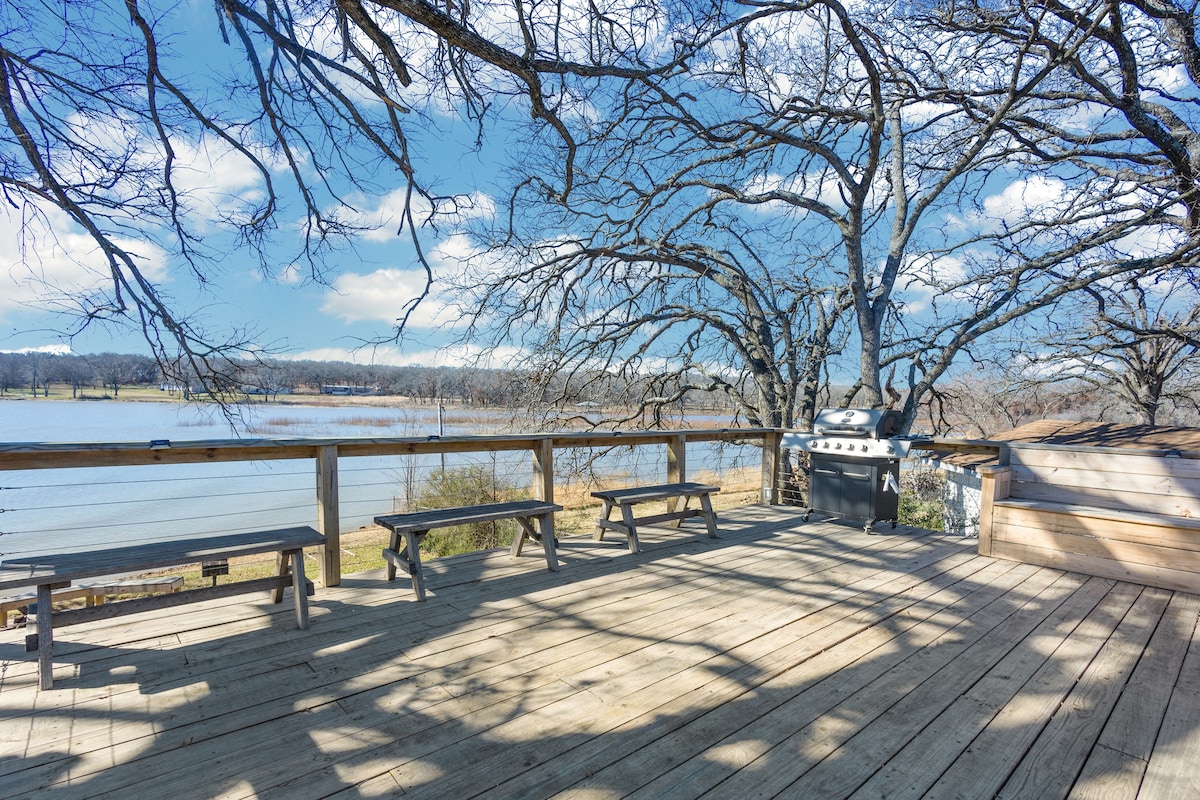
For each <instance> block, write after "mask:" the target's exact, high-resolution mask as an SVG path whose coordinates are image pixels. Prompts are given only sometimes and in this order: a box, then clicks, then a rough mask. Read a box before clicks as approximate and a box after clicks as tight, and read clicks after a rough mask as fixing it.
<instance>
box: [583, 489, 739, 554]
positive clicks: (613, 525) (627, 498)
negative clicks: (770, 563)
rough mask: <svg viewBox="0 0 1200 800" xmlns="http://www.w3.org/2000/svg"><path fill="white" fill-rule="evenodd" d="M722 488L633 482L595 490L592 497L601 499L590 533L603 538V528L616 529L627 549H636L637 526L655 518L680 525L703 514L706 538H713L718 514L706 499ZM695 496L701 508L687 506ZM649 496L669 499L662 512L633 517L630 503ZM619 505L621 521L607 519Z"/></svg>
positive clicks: (714, 537)
mask: <svg viewBox="0 0 1200 800" xmlns="http://www.w3.org/2000/svg"><path fill="white" fill-rule="evenodd" d="M719 491H721V487H719V486H709V485H708V484H705V483H686V482H685V483H664V484H659V485H657V486H635V487H633V488H630V489H605V490H602V491H598V492H592V497H595V498H598V499H599V500H600V501H601V502H603V503H604V506H603V508H602V509H601V511H600V516H599V517H598V518H597V519H596V532H595V534H594V535H593V536H592V538H593V539H595V540H596V541H597V542H600V541H603V540H604V532H605V531H606V530H609V531H616V532H617V533H623V534H625V537H626V538H627V539H628V541H629V551H630V552H631V553H636V552H638V550H639V544H638V537H637V526H638V525H639V524H640V525H653V524H655V523H658V522H671V521H674V522H675V527H677V528H678V527H679V526H680V525H681V524H682V523H683V520H685V519H688V518H689V517H703V518H704V524H705V525H706V526H707V527H708V535H709V538H712V539H716V538H719V537H718V536H717V518H716V515H715V514H713V510H712V501H711V500H710V499H709V495H710V494H714V493H716V492H719ZM681 497H682V498H683V508H682V509H679V510H676V509H675V506H676V504H677V502H678V500H679V498H681ZM693 497H695V498H698V499H699V501H700V508H688V507H687V504H688V500H690V499H691V498H693ZM652 500H666V501H668V510H667V512H666V513H664V514H653V515H650V516H644V517H635V516H634V513H633V507H634V506H635V505H637V504H638V503H646V502H649V501H652ZM617 507H619V508H620V509H621V521H620V522H615V521H613V520H610V519H609V517H610V516H611V515H612V511H613V509H614V508H617Z"/></svg>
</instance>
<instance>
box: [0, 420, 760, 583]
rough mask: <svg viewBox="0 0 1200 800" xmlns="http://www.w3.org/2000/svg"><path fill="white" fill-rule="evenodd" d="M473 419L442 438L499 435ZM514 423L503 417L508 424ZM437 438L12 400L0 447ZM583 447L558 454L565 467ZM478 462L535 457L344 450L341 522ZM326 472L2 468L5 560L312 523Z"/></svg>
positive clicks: (659, 458)
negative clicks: (318, 475) (320, 475)
mask: <svg viewBox="0 0 1200 800" xmlns="http://www.w3.org/2000/svg"><path fill="white" fill-rule="evenodd" d="M471 418H472V420H473V421H472V422H471V423H470V424H469V425H468V424H460V425H455V424H454V415H453V413H452V412H450V413H448V414H447V422H446V425H445V428H444V433H446V434H448V435H452V434H460V433H490V432H494V431H489V430H483V429H481V428H480V423H479V421H478V420H479V419H480V416H479V415H478V414H475V413H472V415H471ZM501 421H502V418H501V416H500V415H496V422H497V423H500V422H501ZM437 432H438V419H437V412H436V410H434V409H428V410H426V409H415V410H414V409H398V408H374V407H372V408H356V407H347V406H343V407H334V408H329V407H315V406H291V405H289V406H277V405H264V406H258V407H254V408H252V409H250V410H249V411H248V412H247V414H246V418H245V419H244V420H243V421H242V422H241V423H240V424H239V426H238V427H237V428H236V429H231V427H230V424H229V422H228V421H226V420H225V419H224V418H223V417H222V416H221V415H220V414H216V413H213V412H212V411H211V410H210V409H206V408H198V407H195V406H186V405H176V404H171V403H139V402H100V401H86V402H79V401H71V402H68V401H35V400H4V401H0V442H147V443H148V442H149V441H151V440H156V439H169V440H174V441H183V440H203V439H229V438H238V437H242V438H287V439H290V438H301V437H338V438H340V437H357V436H367V437H395V436H425V435H431V434H435V433H437ZM740 450H742V451H745V452H743V453H738V452H731V451H728V450H726V451H724V452H720V453H719V452H717V451H716V450H715V449H714V448H711V447H708V446H705V445H701V446H697V447H696V448H695V449H694V452H693V451H691V450H689V463H691V464H692V465H693V469H694V470H695V469H699V468H701V467H704V468H711V466H712V465H713V464H714V463H715V462H716V461H717V460H718V459H720V460H721V461H722V462H724V463H725V464H726V465H727V466H729V467H736V466H739V465H740V464H742V463H754V462H755V461H757V459H758V458H759V455H758V452H757V450H756V449H755V448H740ZM583 455H584V454H582V453H574V452H572V451H565V452H563V451H560V453H558V454H556V456H555V466H556V472H558V473H560V474H562V473H565V472H566V471H567V470H568V469H569V468H570V467H571V465H572V462H582V461H583V460H584V459H583V458H582V456H583ZM665 461H666V456H665V448H663V447H661V446H657V447H639V448H622V450H621V451H618V453H615V454H611V455H607V456H605V457H603V458H602V459H600V461H599V463H598V464H597V463H587V464H581V467H580V468H581V470H582V469H584V468H586V469H592V470H595V471H596V472H598V473H599V474H620V475H622V476H630V477H633V478H634V479H639V480H640V479H644V478H647V477H653V478H655V479H658V478H661V477H662V476H663V475H664V474H665ZM443 464H444V465H445V466H446V467H449V468H454V467H460V466H464V465H468V464H470V465H474V466H476V467H478V468H480V469H484V470H489V471H490V472H491V473H492V474H493V475H496V476H498V478H499V480H500V481H501V482H504V483H506V484H507V485H511V486H514V487H518V486H520V487H523V486H527V485H528V484H529V482H530V479H531V458H530V455H529V453H526V452H515V453H500V454H494V455H493V454H486V453H478V454H470V453H469V454H459V455H448V456H445V461H444V462H443V460H442V457H440V456H436V455H434V456H389V457H371V458H343V459H341V460H340V463H339V470H338V482H339V506H340V514H341V520H340V521H341V528H342V530H343V531H351V530H354V529H357V528H359V527H362V526H364V525H367V524H370V523H371V521H372V520H373V518H374V517H375V516H376V515H378V514H385V513H391V512H393V511H395V510H401V509H403V508H404V507H406V505H405V504H406V503H407V501H408V500H410V499H411V498H412V497H413V496H414V495H415V494H417V493H419V491H420V489H421V487H422V486H423V484H424V482H425V481H427V480H428V479H429V476H430V475H432V474H434V473H435V471H436V470H440V469H441V468H442V466H443ZM315 522H316V495H315V469H314V466H313V463H312V462H311V461H309V460H307V459H304V460H294V461H255V462H234V463H222V464H179V465H157V466H144V467H100V468H89V469H63V470H28V471H21V472H0V560H2V559H3V558H5V557H6V555H7V556H15V555H28V554H31V553H38V552H61V551H65V550H82V549H88V548H89V547H94V546H95V545H96V544H99V543H103V542H122V543H131V542H137V541H148V540H153V539H160V538H165V537H172V536H194V535H201V534H211V533H220V532H234V531H244V530H257V529H264V528H279V527H287V526H290V525H313V524H315Z"/></svg>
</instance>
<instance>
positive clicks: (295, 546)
mask: <svg viewBox="0 0 1200 800" xmlns="http://www.w3.org/2000/svg"><path fill="white" fill-rule="evenodd" d="M324 544H325V537H324V536H322V535H321V534H319V533H317V532H316V531H315V530H313V529H312V528H309V527H298V528H284V529H280V530H270V531H253V532H249V533H235V534H226V535H222V536H206V537H198V538H194V539H174V540H170V541H162V542H151V543H148V544H137V545H127V546H124V547H104V548H97V549H95V550H86V551H79V552H74V553H59V554H49V555H35V556H16V557H13V558H6V559H4V560H3V561H2V562H0V590H3V589H15V588H23V587H26V586H36V587H37V610H38V614H37V633H36V634H33V635H31V636H27V637H26V639H25V649H26V651H28V652H33V651H34V650H36V651H37V653H38V672H39V675H40V679H41V687H42V688H43V689H50V688H52V687H53V685H54V677H53V668H54V664H53V646H54V627H55V626H58V627H62V626H64V625H74V624H77V623H80V622H88V621H91V620H96V619H108V618H111V617H116V616H120V615H123V614H132V613H135V612H138V611H145V610H148V609H152V608H160V607H164V606H166V607H170V606H176V605H182V604H184V603H194V602H199V601H202V600H211V599H215V598H219V597H229V596H232V595H235V594H244V593H247V592H256V591H271V592H272V593H273V599H274V601H275V602H276V603H279V602H282V600H283V589H284V587H285V586H289V585H290V586H291V587H292V589H293V593H294V597H295V606H296V624H297V625H298V626H299V627H300V628H307V627H308V596H309V595H310V594H312V591H313V589H312V584H311V583H310V582H309V581H308V580H306V579H305V577H304V554H303V552H302V548H305V547H316V546H318V545H324ZM271 552H274V553H278V556H277V565H276V566H277V573H276V575H275V576H273V577H268V578H255V579H251V580H245V581H235V582H233V583H227V584H221V585H219V586H211V587H205V588H202V589H189V590H187V591H182V592H172V593H169V594H157V595H152V596H150V597H142V598H138V599H136V600H125V601H122V602H118V603H106V604H104V605H98V606H94V607H91V608H77V609H71V610H68V611H59V612H53V611H52V605H53V599H52V598H53V595H54V592H55V591H56V590H60V589H66V588H68V587H69V586H70V585H71V583H72V582H73V581H77V580H82V579H84V578H95V577H98V576H104V575H120V574H127V573H131V572H145V571H149V570H154V569H163V568H168V567H178V566H182V565H185V564H198V563H201V562H204V561H216V560H220V559H227V558H237V557H241V556H251V555H259V554H262V553H271Z"/></svg>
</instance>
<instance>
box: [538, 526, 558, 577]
mask: <svg viewBox="0 0 1200 800" xmlns="http://www.w3.org/2000/svg"><path fill="white" fill-rule="evenodd" d="M537 523H538V531H539V532H540V533H541V536H542V550H544V551H545V552H546V569H548V570H550V571H551V572H558V551H557V550H556V549H555V547H554V544H555V542H554V520H553V517H551V516H550V515H549V514H543V515H542V516H540V517H538V518H537Z"/></svg>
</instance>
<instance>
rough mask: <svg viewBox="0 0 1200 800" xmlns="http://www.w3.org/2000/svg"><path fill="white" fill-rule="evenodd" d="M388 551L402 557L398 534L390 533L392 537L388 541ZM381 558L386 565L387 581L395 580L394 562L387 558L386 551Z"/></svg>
mask: <svg viewBox="0 0 1200 800" xmlns="http://www.w3.org/2000/svg"><path fill="white" fill-rule="evenodd" d="M388 550H390V551H392V552H393V553H396V554H397V555H402V553H401V550H400V534H398V533H396V532H395V531H392V535H391V537H390V538H389V539H388ZM383 556H384V561H385V562H386V563H387V579H388V580H389V581H394V580H396V562H394V561H392V560H390V559H389V558H388V557H387V552H386V551H385V552H384V554H383Z"/></svg>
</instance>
